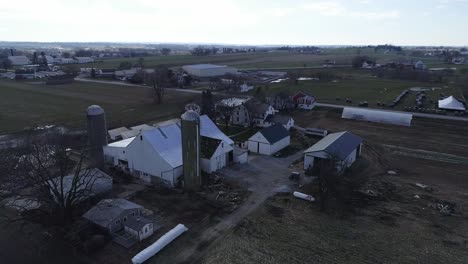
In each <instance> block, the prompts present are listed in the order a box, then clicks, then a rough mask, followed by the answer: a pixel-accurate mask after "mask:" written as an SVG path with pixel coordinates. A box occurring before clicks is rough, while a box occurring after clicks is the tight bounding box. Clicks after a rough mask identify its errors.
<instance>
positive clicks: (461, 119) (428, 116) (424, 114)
mask: <svg viewBox="0 0 468 264" xmlns="http://www.w3.org/2000/svg"><path fill="white" fill-rule="evenodd" d="M317 106H323V107H330V108H339V109H343V108H345V107H346V108H357V109H363V108H362V107H361V108H360V107H352V106H347V105H335V104H322V103H317ZM364 109H365V108H364ZM369 109H372V108H369ZM375 110H379V111H384V112H390V113H401V114H412V115H413V116H417V117H425V118H433V119H445V120H454V121H465V122H468V118H466V117H459V116H445V115H436V114H426V113H414V112H404V111H396V110H384V109H375Z"/></svg>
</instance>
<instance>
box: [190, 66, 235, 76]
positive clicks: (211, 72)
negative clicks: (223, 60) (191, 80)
mask: <svg viewBox="0 0 468 264" xmlns="http://www.w3.org/2000/svg"><path fill="white" fill-rule="evenodd" d="M182 69H183V70H184V71H185V72H187V73H188V74H190V75H193V76H196V77H200V78H203V77H215V76H223V75H226V74H237V69H235V68H233V67H229V66H226V65H213V64H195V65H185V66H182Z"/></svg>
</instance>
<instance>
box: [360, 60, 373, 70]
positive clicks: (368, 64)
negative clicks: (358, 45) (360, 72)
mask: <svg viewBox="0 0 468 264" xmlns="http://www.w3.org/2000/svg"><path fill="white" fill-rule="evenodd" d="M362 68H363V69H373V68H375V63H373V62H372V61H365V62H364V63H363V64H362Z"/></svg>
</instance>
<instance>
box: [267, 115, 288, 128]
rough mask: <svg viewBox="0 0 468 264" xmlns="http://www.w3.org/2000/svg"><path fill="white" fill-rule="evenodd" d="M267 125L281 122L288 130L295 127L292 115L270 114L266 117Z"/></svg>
mask: <svg viewBox="0 0 468 264" xmlns="http://www.w3.org/2000/svg"><path fill="white" fill-rule="evenodd" d="M265 124H266V126H271V125H274V124H281V125H283V126H284V128H286V129H287V130H290V129H291V128H292V127H294V119H293V118H292V117H291V116H290V115H269V116H267V118H266V119H265Z"/></svg>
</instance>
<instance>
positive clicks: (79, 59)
mask: <svg viewBox="0 0 468 264" xmlns="http://www.w3.org/2000/svg"><path fill="white" fill-rule="evenodd" d="M75 60H76V62H77V63H79V64H84V63H92V62H94V59H93V58H91V57H75Z"/></svg>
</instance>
